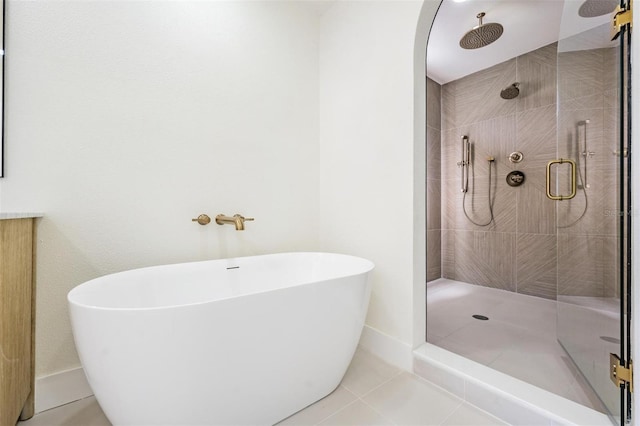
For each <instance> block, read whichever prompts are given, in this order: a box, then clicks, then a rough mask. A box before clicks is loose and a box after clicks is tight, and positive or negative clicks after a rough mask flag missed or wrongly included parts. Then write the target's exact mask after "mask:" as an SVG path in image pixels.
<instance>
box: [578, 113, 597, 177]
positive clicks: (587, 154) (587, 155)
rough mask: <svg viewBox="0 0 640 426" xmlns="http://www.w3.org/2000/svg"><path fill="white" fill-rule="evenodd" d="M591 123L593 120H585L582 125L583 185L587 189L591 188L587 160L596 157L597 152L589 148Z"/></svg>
mask: <svg viewBox="0 0 640 426" xmlns="http://www.w3.org/2000/svg"><path fill="white" fill-rule="evenodd" d="M590 122H591V120H589V119H586V120H584V121H583V122H582V124H584V151H582V152H581V154H582V156H583V157H584V182H583V185H584V187H585V188H589V187H591V185H589V183H588V179H587V159H588V158H590V157H593V156H594V155H595V152H593V151H589V148H588V147H587V127H588V125H589V123H590Z"/></svg>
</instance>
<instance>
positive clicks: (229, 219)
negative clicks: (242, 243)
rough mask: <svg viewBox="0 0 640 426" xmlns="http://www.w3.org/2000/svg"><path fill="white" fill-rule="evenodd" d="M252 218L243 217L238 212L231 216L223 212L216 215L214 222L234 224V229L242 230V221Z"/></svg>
mask: <svg viewBox="0 0 640 426" xmlns="http://www.w3.org/2000/svg"><path fill="white" fill-rule="evenodd" d="M251 220H253V218H252V217H244V216H242V215H240V214H234V215H233V216H225V215H224V214H219V215H218V216H216V223H217V224H218V225H224V224H229V225H234V226H235V227H236V231H244V222H245V221H251Z"/></svg>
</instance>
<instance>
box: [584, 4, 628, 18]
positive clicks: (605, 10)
mask: <svg viewBox="0 0 640 426" xmlns="http://www.w3.org/2000/svg"><path fill="white" fill-rule="evenodd" d="M618 4H619V2H618V1H617V0H586V1H585V2H584V3H582V4H581V5H580V9H578V15H580V16H582V17H583V18H595V17H596V16H602V15H608V14H610V13H611V12H613V10H614V9H615V8H616V6H617V5H618Z"/></svg>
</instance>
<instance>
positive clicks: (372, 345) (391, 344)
mask: <svg viewBox="0 0 640 426" xmlns="http://www.w3.org/2000/svg"><path fill="white" fill-rule="evenodd" d="M360 346H361V347H363V348H364V349H366V350H368V351H369V352H372V353H373V354H374V355H376V356H378V357H380V358H382V359H383V360H384V361H385V362H388V363H389V364H391V365H394V366H396V367H398V368H401V369H403V370H405V371H412V370H413V350H412V349H411V346H410V345H408V344H407V343H405V342H402V341H400V340H398V339H396V338H395V337H392V336H389V335H388V334H384V333H383V332H381V331H380V330H376V329H375V328H373V327H370V326H368V325H365V326H364V328H363V330H362V335H361V336H360Z"/></svg>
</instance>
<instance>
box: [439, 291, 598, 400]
mask: <svg viewBox="0 0 640 426" xmlns="http://www.w3.org/2000/svg"><path fill="white" fill-rule="evenodd" d="M556 306H557V304H556V302H555V301H552V300H547V299H542V298H538V297H532V296H526V295H521V294H517V293H512V292H507V291H502V290H496V289H492V288H487V287H481V286H476V285H472V284H466V283H462V282H458V281H453V280H448V279H444V278H441V279H438V280H435V281H432V282H430V283H428V285H427V341H428V342H429V343H432V344H435V345H437V346H440V347H441V348H443V349H447V350H449V351H451V352H454V353H457V354H459V355H462V356H464V357H466V358H469V359H471V360H474V361H476V362H479V363H481V364H484V365H486V366H489V367H491V368H493V369H496V370H498V371H501V372H503V373H506V374H509V375H510V376H512V377H515V378H517V379H520V380H523V381H526V382H528V383H530V384H532V385H534V386H538V387H540V388H542V389H545V390H548V391H550V392H553V393H555V394H557V395H560V396H563V397H565V398H567V399H570V400H572V401H575V402H578V403H580V404H582V405H585V406H587V407H590V408H593V409H595V410H598V411H601V412H604V408H603V406H602V403H601V402H600V401H599V400H598V397H597V396H596V395H595V393H594V391H593V390H592V389H591V387H590V386H589V384H588V383H587V382H586V381H585V379H584V378H583V376H582V375H581V374H580V373H579V371H578V370H577V369H576V367H575V366H574V364H573V363H572V361H571V360H570V358H569V356H568V355H567V354H566V352H565V351H564V349H562V347H561V346H560V344H559V343H558V340H557V336H556ZM475 314H479V315H484V316H487V317H489V320H488V321H481V320H476V319H474V318H473V317H472V315H475Z"/></svg>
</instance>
